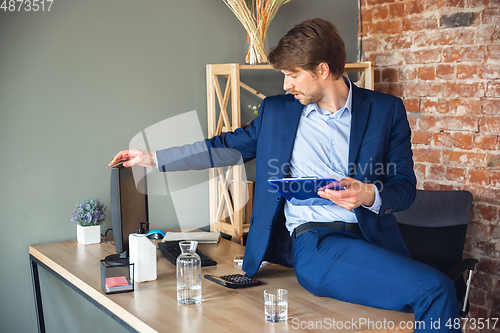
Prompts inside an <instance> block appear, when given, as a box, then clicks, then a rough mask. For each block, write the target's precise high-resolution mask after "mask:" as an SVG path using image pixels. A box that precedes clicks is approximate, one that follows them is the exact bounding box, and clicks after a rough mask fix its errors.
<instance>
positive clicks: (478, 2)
mask: <svg viewBox="0 0 500 333" xmlns="http://www.w3.org/2000/svg"><path fill="white" fill-rule="evenodd" d="M488 1H489V0H467V4H466V7H467V8H476V7H478V6H484V5H485V4H487V3H488Z"/></svg>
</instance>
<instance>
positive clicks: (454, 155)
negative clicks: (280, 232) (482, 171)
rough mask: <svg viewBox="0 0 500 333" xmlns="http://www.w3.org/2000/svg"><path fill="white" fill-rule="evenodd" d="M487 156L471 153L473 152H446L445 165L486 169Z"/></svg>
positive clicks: (444, 155)
mask: <svg viewBox="0 0 500 333" xmlns="http://www.w3.org/2000/svg"><path fill="white" fill-rule="evenodd" d="M485 158H486V156H485V154H483V153H471V152H459V151H444V152H443V163H452V164H454V165H456V164H460V165H466V166H472V167H476V168H484V167H486V165H485V164H486V163H485Z"/></svg>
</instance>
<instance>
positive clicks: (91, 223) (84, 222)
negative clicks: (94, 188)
mask: <svg viewBox="0 0 500 333" xmlns="http://www.w3.org/2000/svg"><path fill="white" fill-rule="evenodd" d="M105 211H106V206H105V205H104V204H103V203H102V202H101V201H100V200H99V199H97V198H96V197H94V198H93V199H90V198H88V199H87V200H84V201H82V202H80V204H78V205H76V209H75V210H73V218H72V219H71V222H75V223H78V225H77V226H76V240H77V241H78V243H80V244H84V245H87V244H97V243H100V242H101V223H102V221H104V219H105V218H106V214H105V213H104V212H105Z"/></svg>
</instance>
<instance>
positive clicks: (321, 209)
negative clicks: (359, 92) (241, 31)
mask: <svg viewBox="0 0 500 333" xmlns="http://www.w3.org/2000/svg"><path fill="white" fill-rule="evenodd" d="M343 78H344V81H345V83H346V85H347V86H348V87H349V95H348V97H347V101H346V103H345V105H344V106H343V107H342V108H341V109H340V110H337V111H336V112H334V113H331V112H330V111H327V110H323V109H321V108H319V107H318V105H317V104H316V103H314V104H309V105H306V106H304V110H303V111H302V115H301V117H300V121H299V126H298V128H297V135H296V137H295V142H294V145H293V151H292V157H291V159H290V175H291V176H292V177H308V176H318V177H329V176H331V175H333V174H337V175H340V176H341V178H345V177H346V175H347V174H348V164H349V160H348V159H349V157H348V156H349V137H350V132H351V110H352V88H351V81H350V80H349V79H348V78H346V77H343ZM374 188H375V203H374V204H373V206H371V207H365V208H367V209H370V210H372V211H373V212H375V213H378V210H379V209H380V207H381V205H382V201H381V199H380V195H379V193H378V189H377V188H376V187H375V186H374ZM285 217H286V227H287V229H288V230H289V231H290V233H291V232H292V231H293V229H295V228H296V227H298V226H299V225H301V224H304V223H307V222H330V221H344V222H348V223H357V222H358V220H357V218H356V215H355V214H354V211H350V210H348V209H345V208H342V207H340V206H337V205H335V204H334V205H324V206H320V205H317V206H294V205H292V204H290V203H289V202H288V201H287V202H286V204H285Z"/></svg>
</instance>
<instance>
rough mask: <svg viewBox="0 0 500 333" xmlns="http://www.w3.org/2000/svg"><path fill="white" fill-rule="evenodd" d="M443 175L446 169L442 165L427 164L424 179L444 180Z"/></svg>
mask: <svg viewBox="0 0 500 333" xmlns="http://www.w3.org/2000/svg"><path fill="white" fill-rule="evenodd" d="M445 175H446V170H445V168H444V166H442V165H439V164H431V165H430V166H429V169H428V172H427V176H426V179H433V180H444V179H445Z"/></svg>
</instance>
